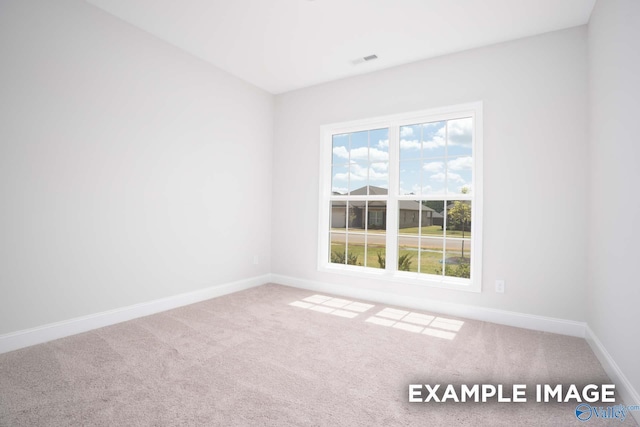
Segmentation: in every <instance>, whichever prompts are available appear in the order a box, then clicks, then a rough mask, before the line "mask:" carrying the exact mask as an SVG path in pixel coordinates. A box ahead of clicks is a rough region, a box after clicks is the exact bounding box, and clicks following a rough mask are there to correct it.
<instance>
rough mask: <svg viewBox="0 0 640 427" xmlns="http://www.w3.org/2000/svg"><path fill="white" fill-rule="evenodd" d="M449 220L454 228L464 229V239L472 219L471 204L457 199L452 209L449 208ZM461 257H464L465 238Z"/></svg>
mask: <svg viewBox="0 0 640 427" xmlns="http://www.w3.org/2000/svg"><path fill="white" fill-rule="evenodd" d="M447 221H448V222H449V224H451V225H452V226H453V227H454V229H457V228H459V229H461V230H462V238H463V239H464V232H465V230H466V228H467V225H468V224H469V222H470V221H471V205H469V204H467V203H465V202H461V201H459V200H456V201H455V202H453V206H452V207H451V209H449V215H448V216H447ZM461 258H463V259H464V240H463V241H462V254H461ZM461 261H462V260H461Z"/></svg>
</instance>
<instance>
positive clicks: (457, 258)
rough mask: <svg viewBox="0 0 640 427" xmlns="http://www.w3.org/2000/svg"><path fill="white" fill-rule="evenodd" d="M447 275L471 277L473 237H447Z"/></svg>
mask: <svg viewBox="0 0 640 427" xmlns="http://www.w3.org/2000/svg"><path fill="white" fill-rule="evenodd" d="M446 245H447V253H446V256H445V264H446V268H445V276H450V277H463V278H467V279H468V278H470V277H471V267H470V265H471V239H446Z"/></svg>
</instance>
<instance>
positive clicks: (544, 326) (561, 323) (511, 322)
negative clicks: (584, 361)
mask: <svg viewBox="0 0 640 427" xmlns="http://www.w3.org/2000/svg"><path fill="white" fill-rule="evenodd" d="M271 281H272V282H274V283H279V284H282V285H287V286H291V287H295V288H301V289H308V290H312V291H316V292H327V293H332V294H336V295H341V296H345V297H350V298H357V299H363V300H369V301H374V302H379V303H382V304H390V305H398V306H404V307H410V308H414V309H417V310H423V311H431V312H436V313H442V314H447V315H449V316H459V317H466V318H469V319H475V320H482V321H486V322H493V323H499V324H501V325H508V326H515V327H518V328H525V329H532V330H536V331H543V332H552V333H555V334H562V335H570V336H574V337H580V338H584V336H585V328H586V323H584V322H577V321H573V320H565V319H557V318H553V317H544V316H536V315H532V314H524V313H517V312H512V311H505V310H497V309H493V308H484V307H475V306H470V305H464V304H456V303H450V302H442V301H435V300H429V299H417V298H414V297H409V296H403V295H397V294H393V293H390V292H382V291H372V290H368V289H361V288H355V287H352V286H343V285H334V284H329V283H322V282H317V281H312V280H307V279H299V278H295V277H290V276H283V275H279V274H272V275H271Z"/></svg>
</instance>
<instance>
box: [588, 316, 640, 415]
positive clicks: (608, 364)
mask: <svg viewBox="0 0 640 427" xmlns="http://www.w3.org/2000/svg"><path fill="white" fill-rule="evenodd" d="M585 339H586V340H587V343H589V346H590V347H591V350H593V352H594V353H595V355H596V357H597V358H598V360H599V361H600V364H601V365H602V367H603V368H604V371H605V372H606V373H607V375H608V376H609V378H611V381H613V382H614V383H615V385H616V391H617V394H618V396H620V397H621V398H622V400H623V401H624V403H625V405H627V406H628V405H640V394H638V391H637V390H636V389H635V388H634V387H633V385H631V383H630V382H629V380H628V379H627V377H626V376H625V375H624V373H622V371H621V370H620V368H619V367H618V364H617V363H616V362H615V360H613V358H612V357H611V355H610V354H609V352H608V351H607V349H606V348H604V345H602V342H600V340H599V339H598V337H597V336H596V334H594V333H593V331H592V330H591V328H590V327H589V326H587V329H586V333H585ZM629 413H630V414H631V415H633V417H634V418H635V420H636V422H637V423H638V424H640V412H639V411H630V412H629Z"/></svg>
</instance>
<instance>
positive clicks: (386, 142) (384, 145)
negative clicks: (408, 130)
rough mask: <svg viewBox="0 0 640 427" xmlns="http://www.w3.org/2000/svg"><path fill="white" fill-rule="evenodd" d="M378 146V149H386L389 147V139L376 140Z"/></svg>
mask: <svg viewBox="0 0 640 427" xmlns="http://www.w3.org/2000/svg"><path fill="white" fill-rule="evenodd" d="M376 145H377V146H378V148H380V149H383V150H384V149H388V148H389V140H388V139H381V140H379V141H378V144H376Z"/></svg>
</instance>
